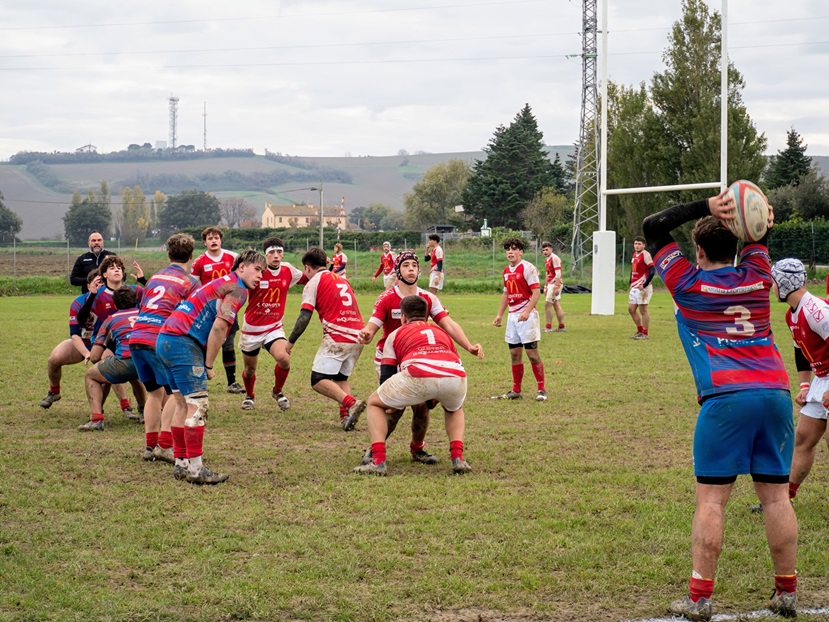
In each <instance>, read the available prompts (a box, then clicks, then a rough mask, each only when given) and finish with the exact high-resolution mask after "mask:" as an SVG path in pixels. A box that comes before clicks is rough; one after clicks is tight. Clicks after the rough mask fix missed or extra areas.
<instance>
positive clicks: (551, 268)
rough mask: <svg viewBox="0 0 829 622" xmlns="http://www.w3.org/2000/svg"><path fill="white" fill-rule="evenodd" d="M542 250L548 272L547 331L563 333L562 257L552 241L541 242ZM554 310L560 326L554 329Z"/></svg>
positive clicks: (545, 296) (545, 285)
mask: <svg viewBox="0 0 829 622" xmlns="http://www.w3.org/2000/svg"><path fill="white" fill-rule="evenodd" d="M541 252H542V253H544V257H546V259H545V261H544V271H545V272H546V273H547V280H546V282H545V283H544V317H545V319H546V320H547V322H546V326H545V327H544V332H545V333H551V332H556V333H563V332H564V331H565V330H567V329H566V327H565V326H564V309H562V308H561V288H562V286H563V285H564V282H563V281H562V279H561V258H560V257H559V256H558V255H556V254H555V253H554V252H553V245H552V244H551V243H550V242H542V243H541ZM553 311H555V313H556V319H557V320H558V327H557V328H556V329H555V330H553Z"/></svg>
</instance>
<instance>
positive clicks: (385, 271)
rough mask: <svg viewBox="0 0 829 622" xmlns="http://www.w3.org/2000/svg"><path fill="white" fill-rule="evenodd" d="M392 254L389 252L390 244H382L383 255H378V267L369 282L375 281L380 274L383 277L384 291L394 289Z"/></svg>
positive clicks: (393, 258) (394, 278)
mask: <svg viewBox="0 0 829 622" xmlns="http://www.w3.org/2000/svg"><path fill="white" fill-rule="evenodd" d="M394 260H395V257H394V253H393V252H392V250H391V243H390V242H383V254H382V255H380V266H379V267H378V268H377V272H375V273H374V276H373V277H371V282H372V283H374V281H376V280H377V277H378V276H380V275H381V274H382V275H383V287H384V288H385V289H391V288H392V287H394V283H395V281H396V277H395V274H394Z"/></svg>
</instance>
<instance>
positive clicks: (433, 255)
mask: <svg viewBox="0 0 829 622" xmlns="http://www.w3.org/2000/svg"><path fill="white" fill-rule="evenodd" d="M426 261H428V262H429V291H430V292H432V293H433V294H434V295H435V296H437V294H438V292H439V291H441V290H442V289H443V280H444V279H443V274H444V273H443V248H442V247H441V245H440V236H439V235H438V234H437V233H433V234H432V235H430V236H429V241H428V242H426Z"/></svg>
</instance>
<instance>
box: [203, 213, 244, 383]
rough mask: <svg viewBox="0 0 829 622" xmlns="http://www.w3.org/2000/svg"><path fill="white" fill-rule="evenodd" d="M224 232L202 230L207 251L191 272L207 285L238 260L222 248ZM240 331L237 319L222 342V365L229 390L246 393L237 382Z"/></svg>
mask: <svg viewBox="0 0 829 622" xmlns="http://www.w3.org/2000/svg"><path fill="white" fill-rule="evenodd" d="M223 237H224V233H223V232H222V229H221V227H207V228H206V229H205V230H204V231H202V232H201V239H202V241H203V242H204V248H205V252H204V253H203V254H202V255H200V256H199V258H198V259H196V261H194V262H193V267H192V268H191V269H190V274H192V275H193V276H194V277H196V278H197V279H199V281H201V284H202V285H207V284H208V283H209V282H210V281H212V280H214V279H218V278H219V277H222V276H225V275H228V274H230V272H231V271H232V270H233V264H234V263H235V262H236V253H234V252H233V251H228V250H224V249H223V248H222V239H223ZM238 331H239V321H238V320H235V321H234V322H233V325H232V326H231V327H230V331H228V333H227V338H226V339H225V342H224V343H223V344H222V366H223V367H224V370H225V375H227V392H228V393H244V392H245V389H244V388H243V387H242V385H240V384H239V383H238V382H236V347H235V346H234V342H235V339H236V333H237V332H238Z"/></svg>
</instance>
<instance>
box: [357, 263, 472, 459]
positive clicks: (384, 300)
mask: <svg viewBox="0 0 829 622" xmlns="http://www.w3.org/2000/svg"><path fill="white" fill-rule="evenodd" d="M395 263H396V266H395V273H396V278H397V285H395V286H394V287H393V288H392V289H390V290H386V291H385V292H383V293H382V294H380V296H378V298H377V301H376V302H375V303H374V309H373V310H372V313H371V317H370V318H369V320H368V322H366V325H365V327H363V330H361V331H360V342H361V343H363V344H369V343H371V340H372V339H373V338H374V335H375V334H377V331H378V330H379V329H380V328H382V329H383V336H382V337H381V338H380V341H378V342H377V350H376V354H375V357H374V364H375V367H376V369H377V377H378V378H379V377H380V362H381V360H382V358H383V346H384V345H385V342H386V339H387V338H388V336H389V335H390V334H391V333H392V332H394V331H395V330H397V329H398V328H400V326H402V322H401V311H400V303H401V301H402V300H403V299H404V298H405V297H406V296H420V297H421V298H423V299H424V300H425V301H426V316H427V317H429V318H431V319H432V320H433V321H434V322H435V323H436V324H437V325H438V326H440V327H441V328H442V329H444V330H445V331H446V332H447V333H448V334H449V335H450V336H451V337H452V339H454V341H455V343H457V344H458V345H460V346H461V347H462V348H463V349H464V350H466V351H467V352H472V353H474V354H476V355H477V356H478V358H483V355H484V351H483V348H482V347H481V345H480V344H475V345H474V346H473V345H472V344H471V343H470V341H469V339H467V337H466V334H465V333H464V332H463V329H462V328H461V327H460V326H459V325H458V324H457V323H456V322H455V321H454V320H453V319H452V318H450V317H449V313H448V312H447V311H446V309H444V308H443V305H442V304H441V302H440V300H439V299H438V297H437V296H435V295H434V294H432V293H431V292H427V291H425V290H423V289H421V288H419V287H418V286H417V279H418V277H419V276H420V263H419V261H418V258H417V255H415V254H414V253H413V252H411V251H404V252H402V253H400V255H399V256H398V257H397V261H396V262H395ZM402 415H403V410H396V411H393V412H390V413H387V428H388V431H387V436H389V435H391V433H392V432H393V431H394V429H395V428H396V427H397V422H398V421H399V420H400V417H401V416H402ZM428 427H429V407H428V406H427V405H426V404H425V403H423V404H416V405H414V406H412V441H411V444H410V449H411V452H412V460H414V461H416V462H422V463H424V464H435V463H436V462H437V458H436V457H435V456H433V455H432V454H430V453H429V452H427V451H426V449H425V439H426V430H427V429H428ZM370 461H371V448H369V450H368V451H367V452H366V454H365V455H364V456H363V463H364V464H368V463H369V462H370Z"/></svg>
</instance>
